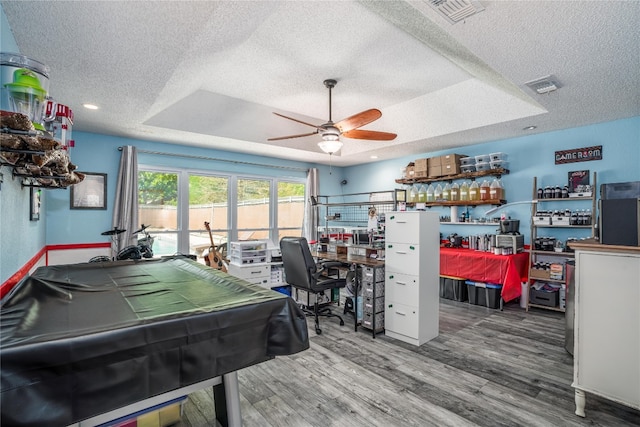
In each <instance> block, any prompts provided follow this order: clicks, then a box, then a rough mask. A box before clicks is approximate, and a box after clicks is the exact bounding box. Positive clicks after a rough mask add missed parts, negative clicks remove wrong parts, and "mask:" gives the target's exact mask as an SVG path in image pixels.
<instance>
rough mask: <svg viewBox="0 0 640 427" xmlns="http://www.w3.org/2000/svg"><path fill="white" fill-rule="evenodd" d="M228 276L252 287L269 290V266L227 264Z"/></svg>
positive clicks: (264, 264)
mask: <svg viewBox="0 0 640 427" xmlns="http://www.w3.org/2000/svg"><path fill="white" fill-rule="evenodd" d="M228 272H229V274H231V275H232V276H235V277H237V278H239V279H244V280H246V281H247V282H249V283H253V284H254V285H260V286H262V287H264V288H267V289H271V286H272V285H271V265H270V264H267V263H262V264H247V265H238V264H233V263H231V264H229V268H228Z"/></svg>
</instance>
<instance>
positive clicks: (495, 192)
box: [489, 178, 503, 200]
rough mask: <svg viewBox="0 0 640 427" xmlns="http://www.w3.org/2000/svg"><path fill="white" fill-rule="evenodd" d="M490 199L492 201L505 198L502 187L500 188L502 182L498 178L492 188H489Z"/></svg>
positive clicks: (492, 183)
mask: <svg viewBox="0 0 640 427" xmlns="http://www.w3.org/2000/svg"><path fill="white" fill-rule="evenodd" d="M489 198H490V199H491V200H502V198H503V194H502V187H501V186H500V182H499V181H498V179H497V178H496V179H494V180H493V181H492V182H491V187H490V188H489Z"/></svg>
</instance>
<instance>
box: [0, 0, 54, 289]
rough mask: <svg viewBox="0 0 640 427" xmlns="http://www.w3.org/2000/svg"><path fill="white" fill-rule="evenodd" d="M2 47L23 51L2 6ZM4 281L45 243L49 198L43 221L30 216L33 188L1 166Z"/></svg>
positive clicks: (0, 239) (0, 270)
mask: <svg viewBox="0 0 640 427" xmlns="http://www.w3.org/2000/svg"><path fill="white" fill-rule="evenodd" d="M0 51H2V52H12V53H14V52H19V50H18V46H17V45H16V42H15V39H14V38H13V34H12V33H11V29H10V28H9V23H8V22H7V17H6V16H5V14H4V11H3V10H2V8H0ZM0 173H1V174H2V181H3V182H2V184H0V283H2V282H4V281H5V280H6V279H8V278H9V277H11V276H12V275H13V274H14V273H15V272H16V271H17V270H18V269H20V268H22V266H23V265H24V264H26V263H27V262H28V261H29V260H30V259H31V258H32V257H33V256H34V255H36V254H37V253H38V251H40V249H42V248H43V247H44V245H45V229H46V220H45V218H44V216H45V215H44V212H45V209H46V202H44V198H43V203H42V205H41V215H40V216H41V219H40V221H30V220H29V201H30V199H29V193H30V192H29V188H27V187H24V188H23V187H22V185H21V180H20V179H18V178H13V177H12V175H11V169H10V168H8V167H2V168H0Z"/></svg>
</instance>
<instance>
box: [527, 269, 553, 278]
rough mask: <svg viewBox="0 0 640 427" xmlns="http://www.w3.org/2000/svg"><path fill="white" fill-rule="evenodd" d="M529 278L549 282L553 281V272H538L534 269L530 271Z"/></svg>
mask: <svg viewBox="0 0 640 427" xmlns="http://www.w3.org/2000/svg"><path fill="white" fill-rule="evenodd" d="M529 277H531V278H532V279H542V280H549V279H551V272H550V271H549V270H538V269H535V268H532V269H531V270H529Z"/></svg>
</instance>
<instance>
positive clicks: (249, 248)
mask: <svg viewBox="0 0 640 427" xmlns="http://www.w3.org/2000/svg"><path fill="white" fill-rule="evenodd" d="M229 253H230V258H231V262H230V263H229V268H228V271H229V274H231V275H232V276H235V277H238V278H240V279H244V280H246V281H247V282H249V283H252V284H254V285H260V286H262V287H264V288H267V289H271V265H270V264H269V262H268V261H269V259H268V256H269V254H268V253H267V241H266V240H248V241H241V242H231V243H230V244H229Z"/></svg>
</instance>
